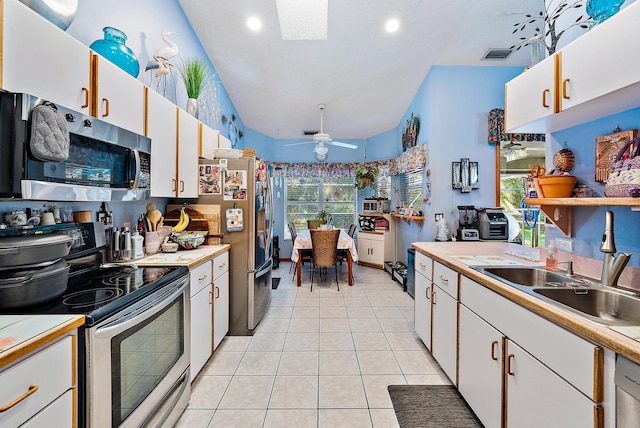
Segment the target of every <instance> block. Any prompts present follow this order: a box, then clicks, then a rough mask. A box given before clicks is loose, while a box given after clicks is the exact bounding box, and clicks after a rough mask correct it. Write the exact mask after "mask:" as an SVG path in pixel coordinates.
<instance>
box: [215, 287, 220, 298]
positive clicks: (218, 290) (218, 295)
mask: <svg viewBox="0 0 640 428" xmlns="http://www.w3.org/2000/svg"><path fill="white" fill-rule="evenodd" d="M219 298H220V287H216V299H219Z"/></svg>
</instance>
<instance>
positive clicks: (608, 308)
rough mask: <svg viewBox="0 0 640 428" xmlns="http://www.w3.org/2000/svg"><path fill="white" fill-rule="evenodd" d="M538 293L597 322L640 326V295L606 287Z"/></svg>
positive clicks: (538, 290)
mask: <svg viewBox="0 0 640 428" xmlns="http://www.w3.org/2000/svg"><path fill="white" fill-rule="evenodd" d="M533 292H534V293H536V294H539V295H541V296H544V297H546V298H547V299H551V300H553V301H554V302H557V303H560V304H562V305H564V306H567V307H568V308H569V309H572V310H574V311H576V312H578V313H580V314H582V315H585V316H587V318H590V319H592V320H593V321H595V322H599V323H602V324H610V325H639V324H640V298H638V297H636V296H632V295H628V294H625V293H623V292H622V291H617V290H607V289H603V288H574V287H567V288H537V289H534V290H533Z"/></svg>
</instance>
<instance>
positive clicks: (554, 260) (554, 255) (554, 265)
mask: <svg viewBox="0 0 640 428" xmlns="http://www.w3.org/2000/svg"><path fill="white" fill-rule="evenodd" d="M546 267H547V269H548V270H553V271H555V270H558V248H557V247H556V241H555V239H552V240H551V242H549V247H548V248H547V262H546Z"/></svg>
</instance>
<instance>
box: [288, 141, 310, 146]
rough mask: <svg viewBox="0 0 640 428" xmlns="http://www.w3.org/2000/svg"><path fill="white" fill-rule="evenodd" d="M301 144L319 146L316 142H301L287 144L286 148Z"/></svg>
mask: <svg viewBox="0 0 640 428" xmlns="http://www.w3.org/2000/svg"><path fill="white" fill-rule="evenodd" d="M301 144H317V143H316V142H315V141H301V142H299V143H290V144H285V145H284V146H285V147H286V146H299V145H301Z"/></svg>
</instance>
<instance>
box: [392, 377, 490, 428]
mask: <svg viewBox="0 0 640 428" xmlns="http://www.w3.org/2000/svg"><path fill="white" fill-rule="evenodd" d="M387 390H388V391H389V396H390V397H391V402H392V403H393V410H394V411H395V413H396V417H397V418H398V423H399V424H400V428H431V427H433V428H436V427H437V428H442V427H447V428H470V427H482V424H481V423H480V421H479V420H478V418H477V417H476V415H475V414H474V413H473V411H472V410H471V408H470V407H469V405H468V404H467V402H466V401H464V398H462V396H461V395H460V393H459V392H458V390H457V389H456V388H455V387H453V386H451V385H389V386H388V387H387Z"/></svg>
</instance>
